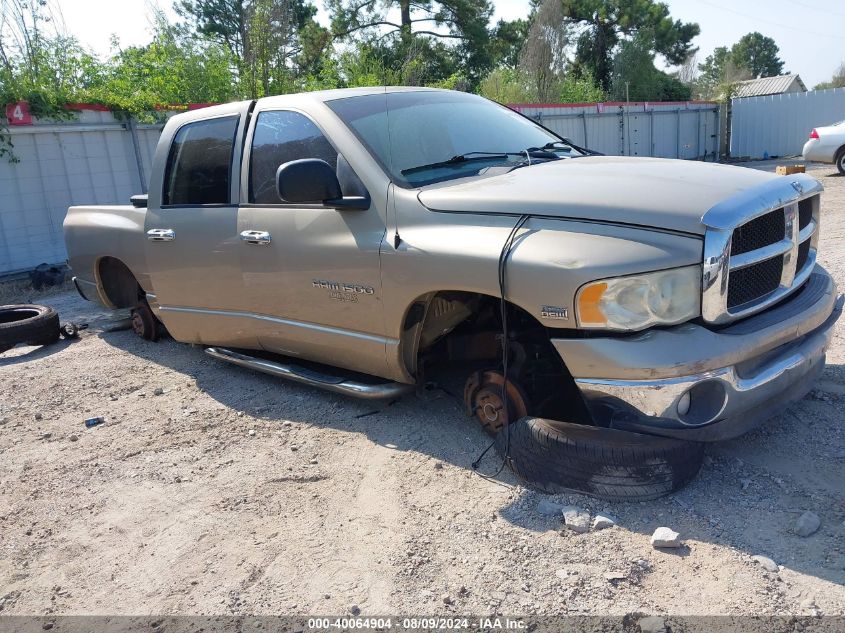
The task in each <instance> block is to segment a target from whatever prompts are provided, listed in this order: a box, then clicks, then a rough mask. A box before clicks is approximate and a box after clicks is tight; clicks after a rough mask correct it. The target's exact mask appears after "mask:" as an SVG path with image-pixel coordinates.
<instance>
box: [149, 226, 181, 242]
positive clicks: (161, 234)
mask: <svg viewBox="0 0 845 633" xmlns="http://www.w3.org/2000/svg"><path fill="white" fill-rule="evenodd" d="M147 239H148V240H151V241H153V242H172V241H173V240H175V239H176V231H174V230H173V229H150V230H149V231H147Z"/></svg>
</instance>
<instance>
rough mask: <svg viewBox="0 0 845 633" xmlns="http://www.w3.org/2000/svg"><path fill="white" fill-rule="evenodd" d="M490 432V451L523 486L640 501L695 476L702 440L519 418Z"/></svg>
mask: <svg viewBox="0 0 845 633" xmlns="http://www.w3.org/2000/svg"><path fill="white" fill-rule="evenodd" d="M509 427H510V428H509V429H508V427H505V428H504V429H503V430H502V431H500V432H499V433H498V434H497V435H496V439H495V442H496V450H498V452H499V454H500V455H502V456H505V455H507V463H508V466H510V468H511V470H512V471H513V472H514V473H515V474H516V475H517V477H519V478H520V479H522V480H523V481H524V482H525V483H527V484H528V485H529V486H531V487H533V488H536V489H538V490H540V491H542V492H547V493H550V494H554V493H558V492H573V491H574V492H580V493H584V494H588V495H591V496H594V497H599V498H600V499H608V500H615V501H626V500H627V501H644V500H647V499H655V498H657V497H662V496H663V495H666V494H669V493H670V492H673V491H675V490H678V489H679V488H682V487H683V486H685V485H686V484H687V483H689V482H690V480H692V478H693V477H695V475H696V473H698V470H699V469H700V468H701V462H702V460H703V458H704V445H703V444H700V443H697V442H686V441H683V440H677V439H673V438H668V437H659V436H655V435H644V434H640V433H632V432H630V431H620V430H616V429H606V428H602V427H597V426H585V425H581V424H571V423H567V422H558V421H556V420H544V419H542V418H530V417H528V418H522V419H520V420H517V421H516V422H514V423H513V424H510V425H509Z"/></svg>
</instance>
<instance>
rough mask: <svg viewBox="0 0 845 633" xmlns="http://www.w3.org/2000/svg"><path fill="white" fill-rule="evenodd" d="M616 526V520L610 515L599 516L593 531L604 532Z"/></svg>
mask: <svg viewBox="0 0 845 633" xmlns="http://www.w3.org/2000/svg"><path fill="white" fill-rule="evenodd" d="M614 525H616V519H614V518H613V517H612V516H610V515H608V514H597V515H596V516H595V518H594V519H593V529H594V530H603V529H605V528H609V527H613V526H614Z"/></svg>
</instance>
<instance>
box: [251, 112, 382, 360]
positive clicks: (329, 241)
mask: <svg viewBox="0 0 845 633" xmlns="http://www.w3.org/2000/svg"><path fill="white" fill-rule="evenodd" d="M255 117H256V121H255V124H254V126H253V130H252V131H251V133H250V135H249V136H248V138H247V142H248V151H247V153H248V155H249V161H250V162H249V169H248V171H247V172H245V176H246V180H247V185H246V186H245V187H244V188H245V189H247V191H246V194H247V195H246V200H245V201H244V203H243V204H242V206H241V211H240V219H239V226H238V230H239V232H241V234H242V235H244V234H246V235H250V234H251V235H255V236H259V237H260V238H261V239H264V240H266V241H264V242H261V243H259V242H249V241H245V242H244V245H243V248H242V249H241V270H242V275H243V288H244V293H245V294H246V295H247V296H248V305H249V306H250V310H252V311H254V312H255V313H257V315H261V316H264V317H269V318H264V319H262V320H261V324H262V325H261V332H260V334H259V342H260V343H261V345H262V347H264V348H266V349H268V350H270V351H275V352H280V353H285V354H293V355H300V356H303V357H306V358H309V359H311V360H316V361H321V362H326V363H330V364H333V365H339V366H343V367H348V368H351V369H359V370H362V371H368V372H370V373H375V372H376V370H378V371H381V370H382V369H383V367H384V363H385V344H384V338H383V337H382V334H383V319H382V304H381V280H380V274H379V247H380V245H381V241H382V238H383V237H384V234H385V225H384V221H383V220H382V218H381V216H380V215H379V213H378V210H377V209H376V208H375V207H374V206H371V208H369V209H367V210H337V209H333V208H324V207H323V206H322V205H321V204H320V201H318V200H315V201H314V203H313V204H289V203H285V202H284V201H283V200H281V199H280V198H279V196H278V194H277V192H276V171H277V169H278V168H279V166H280V165H281V164H283V163H286V162H289V161H292V160H297V159H302V158H319V159H322V160H324V161H326V162H327V163H328V164H329V165H331V166H332V168H334V169H335V170H336V173H337V175H338V179H339V181H340V183H341V188H342V189H343V193H344V195H366V194H367V191H366V190H365V189H364V185H363V184H362V183H361V181H360V180H359V179H358V177H357V175H356V174H355V172H354V169H353V168H352V167H351V166H350V165H349V163H348V162H347V161H346V159H345V158H344V157H343V156H342V155H340V154H339V153H338V151H337V149H336V148H335V147H334V146H333V144H332V143H331V142H330V140H329V138H328V137H327V135H326V134H324V132H323V131H322V130H321V128H320V127H319V126H318V125H317V123H316V122H315V121H314V120H313V119H312V118H311V117H309V116H308V115H306V114H305V113H303V112H299V111H296V110H287V109H285V110H283V109H268V110H264V111H261V112H258V113H257V114H256V115H255ZM250 232H251V233H250Z"/></svg>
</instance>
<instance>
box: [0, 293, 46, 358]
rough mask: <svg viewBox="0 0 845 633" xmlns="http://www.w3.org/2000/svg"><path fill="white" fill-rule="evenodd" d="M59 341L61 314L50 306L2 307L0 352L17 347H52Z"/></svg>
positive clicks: (0, 314) (0, 315) (0, 310)
mask: <svg viewBox="0 0 845 633" xmlns="http://www.w3.org/2000/svg"><path fill="white" fill-rule="evenodd" d="M58 340H59V314H58V313H57V312H56V311H55V310H54V309H53V308H50V307H48V306H38V305H24V304H21V305H5V306H0V352H5V351H6V350H7V349H10V348H12V347H14V346H15V345H17V344H18V343H26V344H27V345H50V344H51V343H55V342H56V341H58Z"/></svg>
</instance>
